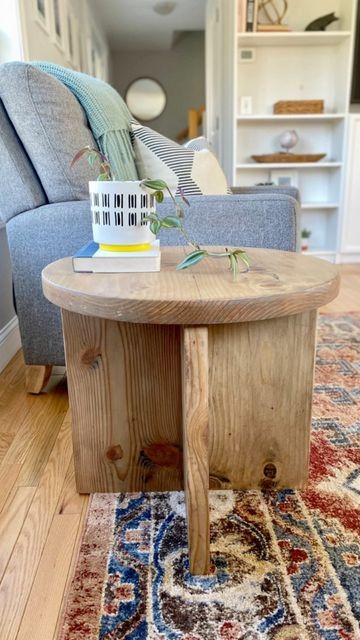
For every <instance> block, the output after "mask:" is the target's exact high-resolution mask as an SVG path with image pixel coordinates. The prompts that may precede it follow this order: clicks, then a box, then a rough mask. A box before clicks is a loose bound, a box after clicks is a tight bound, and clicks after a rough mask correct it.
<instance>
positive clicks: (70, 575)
mask: <svg viewBox="0 0 360 640" xmlns="http://www.w3.org/2000/svg"><path fill="white" fill-rule="evenodd" d="M83 498H84V502H83V505H82V510H81V514H80V518H79V526H78V531H77V536H76V540H75V544H74V548H73V553H72V557H71V560H70V563H69V565H68V567H67V579H66V585H65V588H64V592H63V596H62V601H61V603H60V604H59V610H58V618H57V623H56V628H55V630H54V635H53V640H57V639H58V637H59V634H60V629H61V628H62V622H63V612H64V607H65V605H66V601H67V596H68V592H69V589H70V586H71V582H72V578H73V575H74V571H75V567H76V563H77V560H78V556H79V551H80V545H81V541H82V536H83V531H84V528H85V524H86V516H87V513H88V508H89V500H90V496H89V495H85V494H84V495H83Z"/></svg>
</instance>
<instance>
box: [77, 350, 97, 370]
mask: <svg viewBox="0 0 360 640" xmlns="http://www.w3.org/2000/svg"><path fill="white" fill-rule="evenodd" d="M100 359H101V353H100V352H99V350H98V349H93V348H92V349H87V350H86V351H84V353H83V354H82V356H81V363H82V364H85V365H87V366H90V367H92V368H93V369H95V368H97V367H98V366H99V361H100Z"/></svg>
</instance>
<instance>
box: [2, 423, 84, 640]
mask: <svg viewBox="0 0 360 640" xmlns="http://www.w3.org/2000/svg"><path fill="white" fill-rule="evenodd" d="M70 458H71V442H70V434H69V430H68V428H67V426H66V425H65V427H62V428H61V429H60V432H59V435H58V438H57V440H56V442H55V445H54V448H53V450H52V452H51V455H50V458H49V460H48V463H47V465H46V467H45V470H44V474H43V476H42V478H41V481H40V484H39V486H38V488H37V490H36V492H35V496H34V499H33V502H32V504H31V507H30V509H29V511H28V514H27V517H26V519H25V522H24V525H23V527H22V530H21V532H20V535H19V537H18V540H17V542H16V545H15V548H14V551H13V553H12V556H11V558H10V561H9V563H8V566H7V568H6V571H5V574H4V577H3V579H2V581H1V583H0V638H1V639H2V640H15V638H16V635H17V631H18V628H19V625H20V622H21V618H22V615H23V611H24V609H25V606H26V602H27V599H28V596H29V593H30V590H31V587H32V583H33V580H34V577H35V574H36V569H37V566H38V563H39V561H40V558H41V554H42V552H43V549H44V545H45V542H46V538H47V535H48V532H49V528H50V526H51V522H52V518H53V515H54V512H55V508H56V505H57V503H58V500H59V496H60V493H61V490H62V487H63V484H64V480H65V474H66V471H67V468H68V466H69V462H70Z"/></svg>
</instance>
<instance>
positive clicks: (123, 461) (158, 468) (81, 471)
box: [62, 310, 182, 493]
mask: <svg viewBox="0 0 360 640" xmlns="http://www.w3.org/2000/svg"><path fill="white" fill-rule="evenodd" d="M62 315H63V328H64V338H65V353H66V366H67V376H68V388H69V400H70V406H71V415H72V432H73V445H74V463H75V475H76V486H77V489H78V491H79V492H80V493H93V492H100V493H102V492H118V491H179V490H181V489H182V451H181V439H182V427H181V362H180V329H179V327H176V326H171V325H164V326H163V325H146V324H133V323H126V322H115V321H114V320H105V319H103V318H94V317H91V316H83V315H80V314H79V313H71V312H70V311H66V310H63V312H62Z"/></svg>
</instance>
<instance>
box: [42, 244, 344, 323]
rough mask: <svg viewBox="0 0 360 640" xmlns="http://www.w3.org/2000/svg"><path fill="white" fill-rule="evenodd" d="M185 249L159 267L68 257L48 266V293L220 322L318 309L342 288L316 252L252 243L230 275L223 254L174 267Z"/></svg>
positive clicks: (144, 319) (136, 312) (110, 313)
mask: <svg viewBox="0 0 360 640" xmlns="http://www.w3.org/2000/svg"><path fill="white" fill-rule="evenodd" d="M185 253H186V252H185V248H184V247H162V249H161V271H160V272H157V273H110V274H109V273H106V274H105V273H101V274H100V273H75V272H74V271H73V268H72V260H71V258H63V259H62V260H58V261H57V262H53V263H52V264H49V265H48V266H47V267H46V268H45V269H44V270H43V273H42V284H43V290H44V294H45V296H46V298H48V300H50V301H51V302H53V303H54V304H56V305H58V306H59V307H62V308H63V309H67V310H68V311H73V312H75V313H81V314H83V315H88V316H98V317H101V318H108V319H111V320H117V321H124V322H138V323H148V324H222V323H228V322H245V321H251V320H264V319H266V318H275V317H280V316H287V315H294V314H296V313H302V312H305V311H309V310H311V309H316V308H318V307H320V306H322V305H323V304H325V303H327V302H329V301H330V300H332V299H333V298H335V297H336V295H337V293H338V290H339V274H338V270H337V268H336V267H335V266H334V265H333V264H330V263H329V262H326V261H325V260H320V259H317V258H314V257H312V256H304V255H300V254H297V253H290V252H287V251H274V250H270V249H247V253H248V256H249V258H250V263H251V267H250V271H248V272H246V273H238V274H237V276H236V279H235V280H233V275H232V273H231V272H230V270H229V269H228V262H229V261H228V258H226V257H225V258H205V259H204V260H203V261H202V262H200V263H198V264H197V265H195V266H194V267H190V268H188V269H186V270H183V271H176V270H175V267H176V265H177V264H178V263H179V262H180V261H181V260H182V259H183V258H184V255H185ZM240 268H241V267H240Z"/></svg>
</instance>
